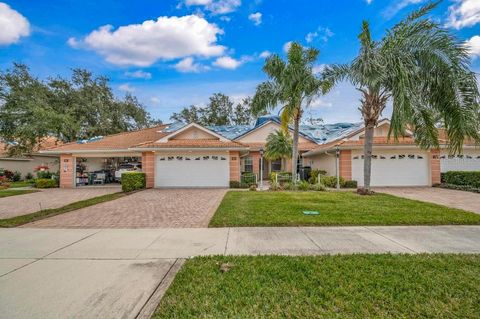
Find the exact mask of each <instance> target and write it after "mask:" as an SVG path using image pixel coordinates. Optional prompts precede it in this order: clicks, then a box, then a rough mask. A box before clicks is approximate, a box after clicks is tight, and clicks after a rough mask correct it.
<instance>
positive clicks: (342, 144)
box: [312, 136, 415, 153]
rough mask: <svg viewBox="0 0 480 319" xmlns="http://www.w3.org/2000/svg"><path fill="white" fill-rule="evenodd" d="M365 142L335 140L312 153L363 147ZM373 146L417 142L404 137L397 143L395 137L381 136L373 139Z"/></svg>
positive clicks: (313, 150) (362, 140) (361, 140)
mask: <svg viewBox="0 0 480 319" xmlns="http://www.w3.org/2000/svg"><path fill="white" fill-rule="evenodd" d="M364 141H365V140H364V139H363V138H361V139H359V140H335V141H331V142H329V143H326V144H322V145H320V146H318V147H317V148H315V149H312V153H318V152H322V151H328V150H331V149H333V148H334V147H336V146H339V147H342V148H348V147H356V146H363V145H364ZM373 145H376V146H388V145H415V140H414V139H413V138H411V137H402V138H399V139H398V141H395V140H394V139H393V137H392V138H390V139H388V138H387V137H384V136H381V137H374V138H373Z"/></svg>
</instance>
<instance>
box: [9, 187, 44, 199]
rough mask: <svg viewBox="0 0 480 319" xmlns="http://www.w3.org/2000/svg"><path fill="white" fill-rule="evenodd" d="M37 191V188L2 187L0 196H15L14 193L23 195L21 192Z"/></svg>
mask: <svg viewBox="0 0 480 319" xmlns="http://www.w3.org/2000/svg"><path fill="white" fill-rule="evenodd" d="M35 192H38V191H37V190H29V189H4V190H0V198H2V197H9V196H16V195H23V194H30V193H35Z"/></svg>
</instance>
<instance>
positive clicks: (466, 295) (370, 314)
mask: <svg viewBox="0 0 480 319" xmlns="http://www.w3.org/2000/svg"><path fill="white" fill-rule="evenodd" d="M226 262H228V263H230V264H232V265H233V267H232V268H231V270H230V271H228V272H225V273H222V272H220V271H219V264H221V263H226ZM479 314H480V255H343V256H340V255H338V256H317V257H285V256H257V257H245V256H244V257H227V256H222V257H217V256H215V257H197V258H194V259H190V260H187V261H186V263H185V265H184V266H183V268H182V269H181V270H180V272H179V273H178V274H177V276H176V278H175V280H174V282H173V283H172V285H171V286H170V288H169V289H168V291H167V293H166V294H165V296H164V297H163V299H162V300H161V302H160V304H159V306H158V308H157V310H156V312H155V314H154V316H153V318H155V319H160V318H478V317H479Z"/></svg>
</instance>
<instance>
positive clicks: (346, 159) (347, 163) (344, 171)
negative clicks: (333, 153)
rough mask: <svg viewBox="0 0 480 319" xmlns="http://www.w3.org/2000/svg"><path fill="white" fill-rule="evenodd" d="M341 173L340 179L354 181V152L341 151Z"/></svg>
mask: <svg viewBox="0 0 480 319" xmlns="http://www.w3.org/2000/svg"><path fill="white" fill-rule="evenodd" d="M339 173H340V177H343V178H344V179H345V180H347V181H349V180H351V179H352V151H351V150H342V151H340V158H339Z"/></svg>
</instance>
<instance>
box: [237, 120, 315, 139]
mask: <svg viewBox="0 0 480 319" xmlns="http://www.w3.org/2000/svg"><path fill="white" fill-rule="evenodd" d="M280 129H282V127H281V125H280V123H278V122H277V121H272V120H269V121H266V122H263V123H262V124H260V125H258V126H255V127H253V128H252V129H251V130H249V131H247V132H245V133H243V134H241V135H239V136H237V137H236V138H235V139H234V140H235V141H239V142H242V143H266V141H267V137H268V135H269V134H270V133H273V132H275V131H277V130H280ZM288 130H289V132H290V133H293V130H292V129H291V128H290V127H289V128H288ZM299 141H300V142H305V143H306V142H312V141H313V142H315V141H314V140H313V139H311V138H309V137H308V136H305V135H304V134H303V133H301V134H300V137H299Z"/></svg>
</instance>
